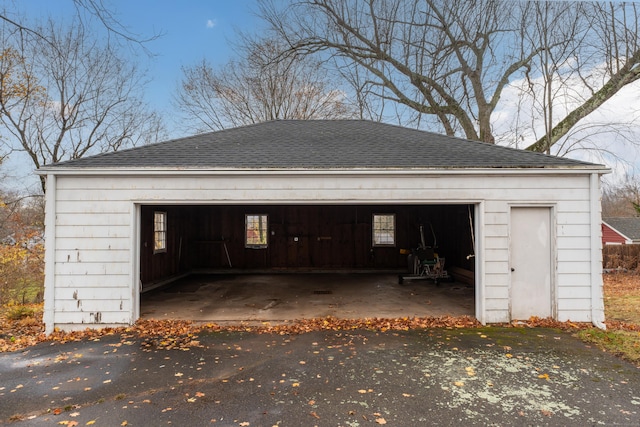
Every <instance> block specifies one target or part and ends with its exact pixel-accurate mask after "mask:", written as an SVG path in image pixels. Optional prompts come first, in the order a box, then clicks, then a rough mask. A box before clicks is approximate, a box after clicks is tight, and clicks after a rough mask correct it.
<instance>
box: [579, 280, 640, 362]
mask: <svg viewBox="0 0 640 427" xmlns="http://www.w3.org/2000/svg"><path fill="white" fill-rule="evenodd" d="M604 311H605V318H606V319H607V327H608V329H607V330H606V331H603V330H600V329H595V328H592V329H585V330H582V331H579V332H578V333H577V336H578V338H580V339H581V340H583V341H585V342H588V343H592V344H594V345H595V346H597V347H599V348H601V349H603V350H605V351H608V352H610V353H613V354H616V355H618V356H620V357H622V358H623V359H626V360H628V361H630V362H632V363H635V364H637V365H640V276H639V275H635V274H611V275H605V277H604Z"/></svg>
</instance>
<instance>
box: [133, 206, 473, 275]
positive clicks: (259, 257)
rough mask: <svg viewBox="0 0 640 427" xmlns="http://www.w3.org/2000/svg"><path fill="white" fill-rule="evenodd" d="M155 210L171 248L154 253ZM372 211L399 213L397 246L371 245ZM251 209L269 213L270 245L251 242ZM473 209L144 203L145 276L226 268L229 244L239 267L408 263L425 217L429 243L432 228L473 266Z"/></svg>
mask: <svg viewBox="0 0 640 427" xmlns="http://www.w3.org/2000/svg"><path fill="white" fill-rule="evenodd" d="M155 210H162V211H166V212H167V215H168V230H167V232H168V236H167V238H168V242H167V245H168V247H167V252H166V253H161V254H153V243H152V242H153V211H155ZM471 211H473V209H471ZM374 213H394V214H395V215H396V231H397V235H396V242H397V244H396V245H395V247H372V244H371V237H372V236H371V235H372V231H371V221H372V216H373V214H374ZM246 214H267V215H268V216H269V244H268V247H267V248H266V249H251V248H245V245H244V226H245V224H244V221H245V215H246ZM468 214H469V211H468V206H467V205H446V206H436V205H415V206H414V205H409V206H389V205H366V206H363V205H359V206H342V205H302V206H297V205H275V206H274V205H265V206H255V205H246V206H166V207H162V206H143V207H142V214H141V222H142V226H141V232H142V238H141V244H142V248H141V258H142V259H141V263H140V265H141V280H142V282H143V283H148V282H153V281H158V280H160V279H162V278H165V277H170V276H172V275H176V274H180V273H182V272H186V271H189V270H192V269H227V268H229V267H230V266H229V262H228V259H227V255H226V252H225V250H224V245H225V244H226V248H227V250H228V253H229V258H230V260H231V266H232V267H233V269H274V270H305V269H307V270H308V269H320V270H340V269H343V270H344V269H404V268H406V265H407V257H406V255H403V254H401V253H400V249H410V248H415V247H417V246H418V244H419V243H420V235H419V225H420V224H423V225H424V232H425V240H426V243H427V245H433V243H434V242H433V236H432V233H431V226H432V227H433V230H434V232H435V234H436V239H437V241H436V243H437V245H438V252H439V253H440V256H444V257H446V259H447V265H453V264H457V265H459V266H461V267H462V268H466V269H470V270H473V259H470V260H468V259H467V258H466V257H467V255H469V254H471V253H472V252H473V250H472V243H471V241H472V239H471V237H470V236H471V233H470V227H469V217H468ZM296 238H297V239H296ZM180 242H182V247H181V248H180ZM223 242H224V244H223ZM179 253H181V256H180V257H178V254H179ZM178 258H180V259H178Z"/></svg>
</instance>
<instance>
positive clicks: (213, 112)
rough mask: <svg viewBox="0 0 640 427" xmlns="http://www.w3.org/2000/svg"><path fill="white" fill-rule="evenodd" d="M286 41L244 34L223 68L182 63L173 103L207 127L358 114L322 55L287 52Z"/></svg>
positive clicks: (191, 121) (198, 125)
mask: <svg viewBox="0 0 640 427" xmlns="http://www.w3.org/2000/svg"><path fill="white" fill-rule="evenodd" d="M281 47H282V46H281V44H280V43H278V42H277V41H275V40H269V39H267V40H253V39H248V38H244V39H243V42H242V44H241V45H240V47H239V53H240V58H239V59H235V60H232V61H230V62H229V63H228V64H226V65H225V66H224V67H222V68H221V69H219V70H215V69H214V68H213V67H212V66H211V64H210V63H209V62H208V61H206V60H203V61H202V62H201V63H199V64H196V65H193V66H188V67H183V73H184V77H183V79H182V81H181V82H180V85H179V87H178V90H177V92H176V93H175V96H174V103H175V104H176V106H177V107H178V108H179V109H180V110H181V111H182V112H183V114H184V118H185V120H187V121H188V122H189V123H188V125H189V126H190V127H191V128H193V129H195V130H196V131H207V130H218V129H224V128H227V127H230V126H240V125H245V124H250V123H258V122H262V121H267V120H276V119H334V118H347V117H354V116H355V113H354V111H353V110H352V108H351V107H350V106H349V105H348V104H347V102H346V100H345V96H344V93H343V92H342V91H340V90H338V89H337V88H336V87H335V86H334V85H333V84H332V82H331V81H330V79H329V78H328V77H327V73H326V72H325V71H323V69H322V67H321V64H320V63H319V62H318V61H316V60H314V59H313V58H310V57H299V56H298V55H283V51H282V49H281Z"/></svg>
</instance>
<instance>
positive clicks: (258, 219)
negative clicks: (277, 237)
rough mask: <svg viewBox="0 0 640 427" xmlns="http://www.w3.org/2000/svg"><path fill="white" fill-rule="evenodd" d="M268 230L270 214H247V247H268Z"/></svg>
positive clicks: (245, 241)
mask: <svg viewBox="0 0 640 427" xmlns="http://www.w3.org/2000/svg"><path fill="white" fill-rule="evenodd" d="M267 232H268V216H267V215H266V214H260V215H245V233H244V235H245V239H244V246H245V247H246V248H254V249H256V248H266V247H267V236H268V234H267Z"/></svg>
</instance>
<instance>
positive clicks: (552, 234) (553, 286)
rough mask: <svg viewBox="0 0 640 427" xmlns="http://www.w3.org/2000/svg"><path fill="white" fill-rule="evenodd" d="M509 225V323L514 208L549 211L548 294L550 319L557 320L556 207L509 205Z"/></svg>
mask: <svg viewBox="0 0 640 427" xmlns="http://www.w3.org/2000/svg"><path fill="white" fill-rule="evenodd" d="M508 207H509V219H508V221H509V224H508V226H507V227H508V228H507V233H508V236H509V239H508V249H507V250H508V252H509V262H508V271H507V274H508V275H509V292H508V295H509V321H511V320H513V317H512V316H513V309H512V307H513V279H512V277H513V276H512V272H511V266H512V263H513V259H512V256H513V253H512V250H511V247H512V246H511V243H512V237H513V236H512V234H511V230H512V226H513V222H512V219H513V216H512V212H513V209H514V208H516V209H517V208H547V209H549V239H550V242H549V252H550V253H549V257H550V259H549V262H550V270H551V271H550V278H549V280H550V283H549V293H550V298H551V301H550V302H551V317H552V318H553V319H557V318H558V290H557V283H558V247H557V224H558V220H557V206H556V205H555V204H553V203H535V202H532V203H510V204H509V206H508Z"/></svg>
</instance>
